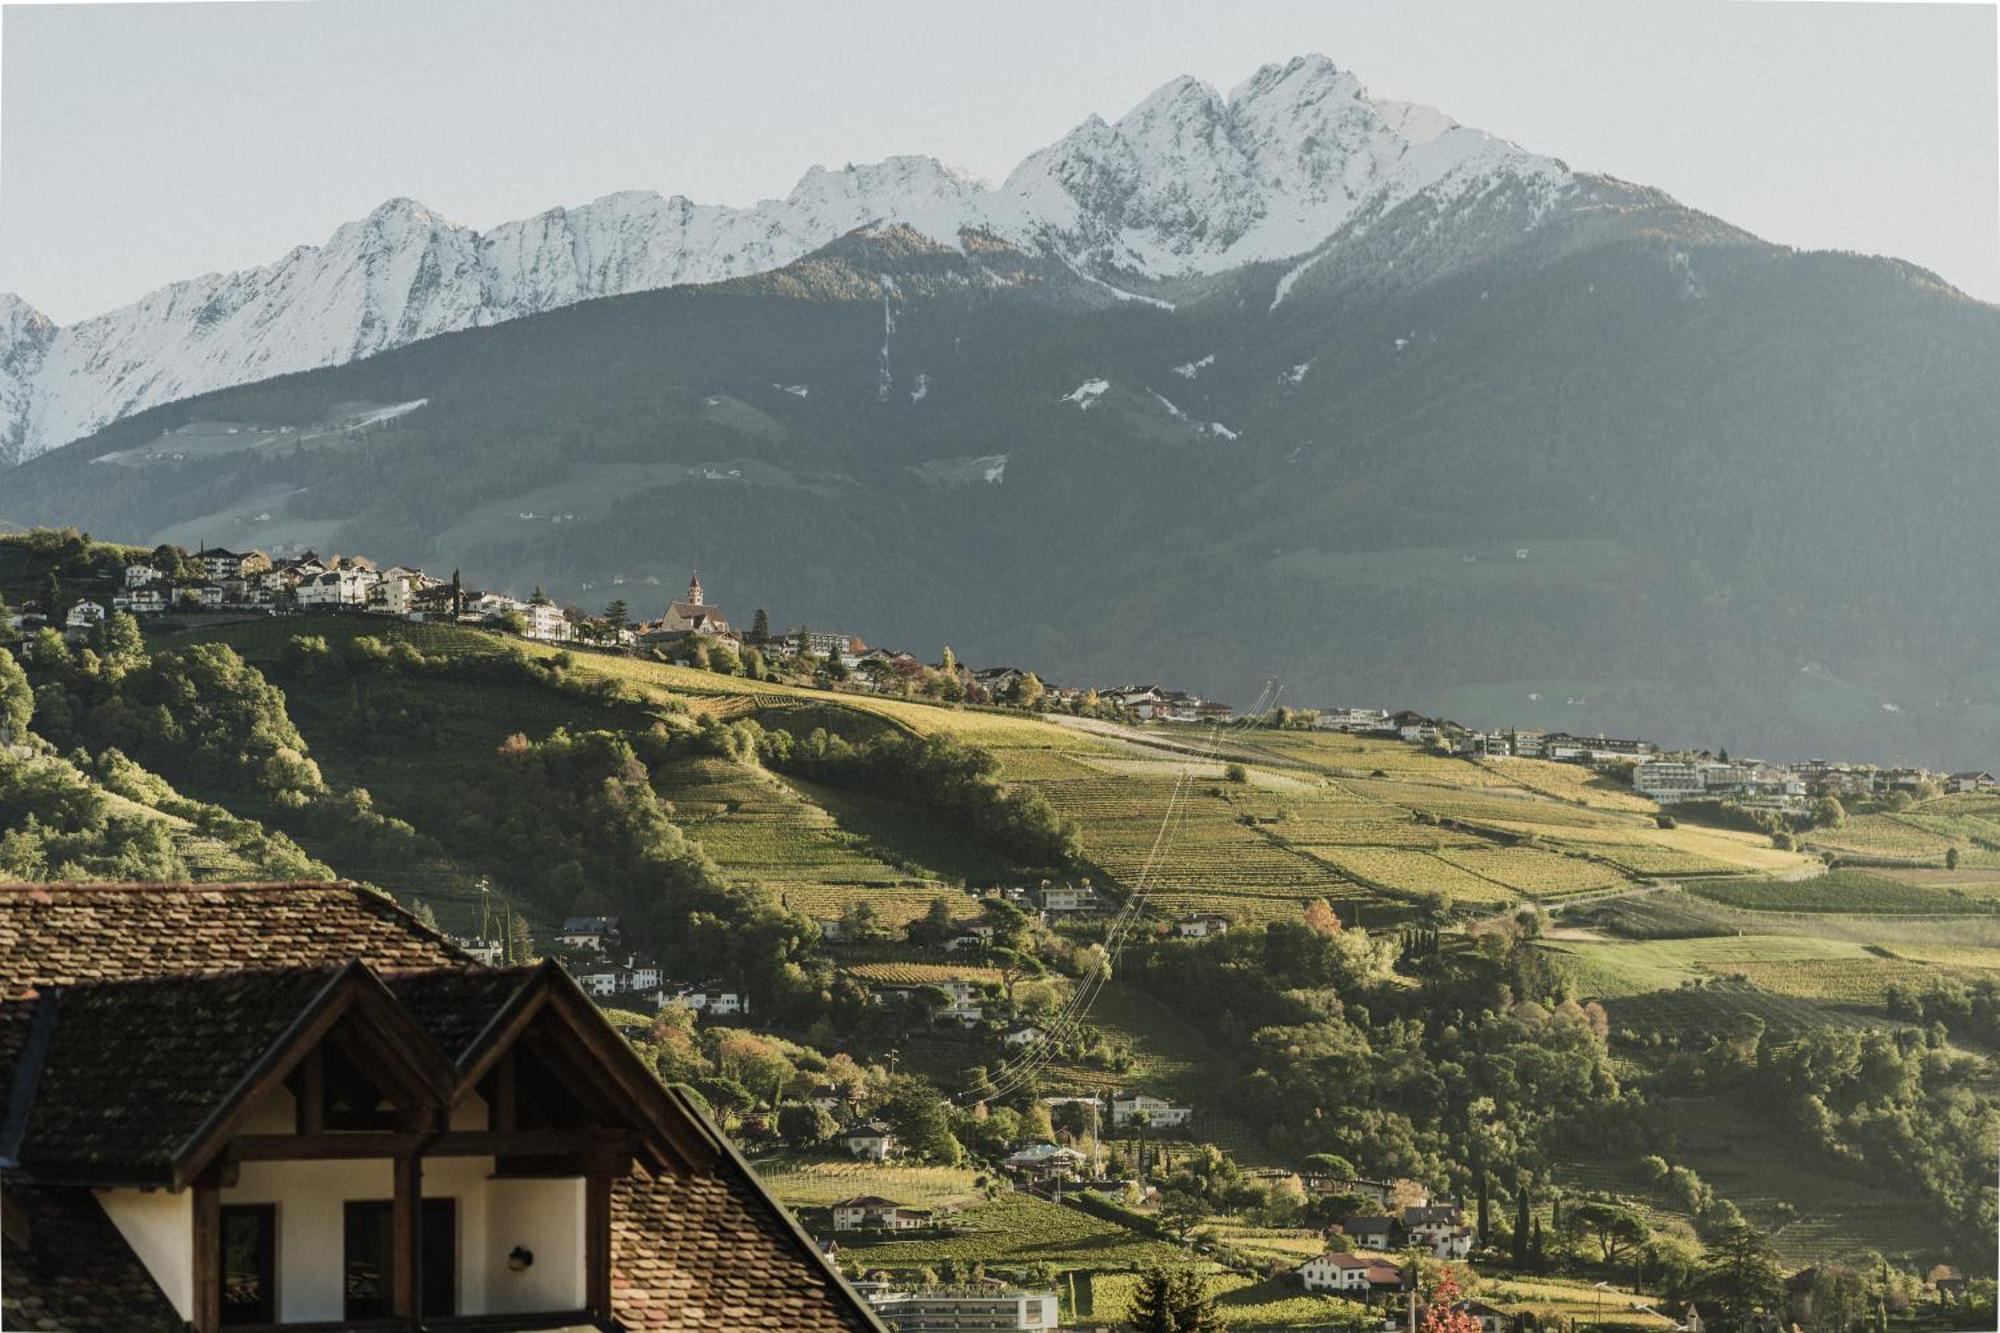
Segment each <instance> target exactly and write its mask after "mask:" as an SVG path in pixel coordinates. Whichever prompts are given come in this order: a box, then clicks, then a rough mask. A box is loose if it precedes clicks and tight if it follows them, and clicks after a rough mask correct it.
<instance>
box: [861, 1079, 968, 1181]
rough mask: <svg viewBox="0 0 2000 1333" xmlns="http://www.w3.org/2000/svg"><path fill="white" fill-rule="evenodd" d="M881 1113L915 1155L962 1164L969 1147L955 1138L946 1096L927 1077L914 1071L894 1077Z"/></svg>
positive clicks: (952, 1163)
mask: <svg viewBox="0 0 2000 1333" xmlns="http://www.w3.org/2000/svg"><path fill="white" fill-rule="evenodd" d="M880 1113H881V1116H882V1119H883V1120H885V1121H887V1122H888V1125H889V1128H890V1129H892V1130H893V1131H895V1135H896V1138H897V1139H898V1140H900V1141H901V1143H902V1145H903V1147H904V1149H905V1150H906V1151H908V1152H909V1153H910V1154H911V1155H912V1156H914V1157H917V1158H919V1159H921V1160H923V1161H927V1162H941V1163H943V1164H944V1165H946V1166H956V1165H958V1162H959V1159H960V1158H961V1157H963V1156H964V1153H965V1150H964V1149H963V1148H961V1147H960V1146H959V1143H958V1140H957V1139H955V1138H953V1137H952V1133H951V1117H950V1114H949V1112H947V1110H946V1109H945V1103H944V1101H943V1099H942V1098H940V1097H939V1096H938V1092H937V1089H936V1088H933V1087H932V1086H931V1085H930V1084H929V1083H927V1082H925V1081H924V1080H923V1079H921V1078H918V1077H916V1076H915V1075H911V1074H902V1075H898V1076H896V1077H894V1078H892V1079H891V1080H890V1081H889V1090H888V1096H887V1097H886V1099H885V1100H884V1101H883V1103H882V1106H881V1108H880Z"/></svg>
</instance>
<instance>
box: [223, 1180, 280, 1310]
mask: <svg viewBox="0 0 2000 1333" xmlns="http://www.w3.org/2000/svg"><path fill="white" fill-rule="evenodd" d="M245 1220H254V1221H255V1222H256V1224H257V1230H258V1232H259V1233H260V1238H261V1244H260V1245H259V1247H258V1252H257V1256H256V1257H257V1270H258V1271H257V1273H256V1279H257V1286H258V1288H259V1290H260V1292H261V1299H259V1300H258V1301H257V1303H256V1304H255V1305H254V1306H250V1307H248V1308H244V1306H243V1304H242V1303H241V1302H238V1303H237V1304H236V1305H234V1306H232V1304H231V1302H230V1300H229V1240H230V1236H229V1233H230V1223H232V1222H241V1221H245ZM216 1233H217V1234H216V1240H215V1243H216V1245H217V1247H218V1248H219V1249H220V1251H221V1253H220V1254H219V1255H218V1256H217V1257H216V1264H215V1280H216V1283H217V1285H219V1286H220V1287H221V1291H220V1292H219V1293H218V1295H217V1297H216V1309H217V1310H218V1311H219V1312H220V1322H221V1323H222V1325H223V1326H224V1327H225V1328H229V1327H234V1326H236V1325H239V1324H275V1323H277V1322H278V1205H277V1204H275V1203H226V1204H223V1205H222V1210H221V1224H220V1225H219V1226H218V1227H217V1228H216Z"/></svg>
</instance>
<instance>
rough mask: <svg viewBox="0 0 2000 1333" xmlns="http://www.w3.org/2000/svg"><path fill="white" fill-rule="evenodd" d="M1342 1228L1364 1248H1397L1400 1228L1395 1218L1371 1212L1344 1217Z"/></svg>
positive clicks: (1341, 1223) (1342, 1230)
mask: <svg viewBox="0 0 2000 1333" xmlns="http://www.w3.org/2000/svg"><path fill="white" fill-rule="evenodd" d="M1340 1230H1341V1232H1342V1233H1343V1234H1344V1235H1345V1236H1346V1237H1347V1239H1348V1240H1350V1241H1351V1242H1353V1243H1354V1244H1356V1245H1359V1246H1360V1247H1361V1248H1362V1249H1364V1250H1388V1249H1394V1248H1395V1245H1396V1241H1397V1238H1398V1231H1399V1228H1398V1226H1397V1223H1396V1219H1395V1218H1393V1217H1388V1216H1384V1215H1381V1214H1371V1215H1368V1216H1364V1217H1346V1218H1342V1219H1341V1222H1340Z"/></svg>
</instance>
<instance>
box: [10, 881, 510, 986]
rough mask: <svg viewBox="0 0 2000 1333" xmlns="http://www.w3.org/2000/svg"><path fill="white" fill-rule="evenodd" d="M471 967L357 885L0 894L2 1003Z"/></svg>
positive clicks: (17, 889)
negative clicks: (328, 974) (160, 983)
mask: <svg viewBox="0 0 2000 1333" xmlns="http://www.w3.org/2000/svg"><path fill="white" fill-rule="evenodd" d="M355 959H358V960H360V961H361V962H364V963H366V964H368V965H369V966H370V967H372V968H374V969H376V970H377V971H393V970H397V969H402V968H418V967H450V966H459V965H463V964H465V963H468V962H470V961H471V959H470V958H469V957H468V956H467V955H466V954H465V953H463V952H462V951H461V950H459V948H458V947H457V946H456V945H454V944H452V943H451V941H449V940H447V939H446V938H445V937H444V936H443V935H440V934H438V933H437V932H436V931H434V930H431V929H429V928H428V927H425V926H423V925H420V924H419V923H418V922H417V919H416V918H415V917H413V916H411V915H410V914H409V913H408V912H406V911H404V910H403V909H402V908H400V907H398V906H397V905H396V904H395V903H394V902H392V901H391V900H390V899H388V898H386V897H384V896H382V895H381V894H379V893H375V892H373V891H372V890H369V889H364V888H362V887H360V886H359V885H355V884H324V883H311V882H306V883H294V884H195V885H188V884H176V885H162V884H34V885H24V886H8V887H0V1001H6V1000H13V999H18V998H20V997H21V996H22V995H23V994H25V993H26V992H27V991H30V990H33V989H36V988H39V987H43V986H51V985H69V984H71V983H73V982H78V981H89V980H93V979H115V980H119V981H133V980H137V979H139V978H141V977H164V976H181V975H185V974H188V973H202V972H244V971H258V970H271V969H277V968H296V967H324V966H329V965H333V966H337V965H339V964H341V963H346V962H348V961H350V960H355Z"/></svg>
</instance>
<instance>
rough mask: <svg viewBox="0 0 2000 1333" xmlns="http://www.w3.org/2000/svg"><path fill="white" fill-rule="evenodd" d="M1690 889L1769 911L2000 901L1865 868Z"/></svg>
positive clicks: (1933, 907)
mask: <svg viewBox="0 0 2000 1333" xmlns="http://www.w3.org/2000/svg"><path fill="white" fill-rule="evenodd" d="M1688 892H1689V893H1691V894H1693V895H1694V896H1696V897H1698V898H1706V899H1708V900H1709V901H1711V902H1718V903H1722V904H1724V905H1726V906H1730V907H1742V908H1749V909H1752V910H1756V911H1765V912H1837V913H1848V912H1860V913H1865V914H1868V915H1897V914H1901V913H1910V912H1914V913H1926V914H1933V915H1956V914H1959V913H1967V912H1977V913H1992V912H1994V911H1996V910H2000V904H1995V903H1993V902H1990V901H1987V900H1983V899H1979V898H1974V897H1970V896H1968V895H1965V894H1962V893H1953V892H1952V891H1951V890H1949V889H1946V888H1932V887H1930V886H1928V885H1924V884H1911V883H1907V882H1904V881H1901V880H1893V879H1887V878H1884V877H1883V876H1881V875H1873V874H1869V873H1867V872H1866V871H1861V870H1836V871H1834V872H1832V873H1831V874H1826V875H1821V876H1818V877H1817V878H1814V879H1807V880H1796V881H1785V882H1779V883H1770V882H1765V881H1738V882H1733V883H1707V884H1696V885H1693V886H1691V887H1690V888H1689V890H1688Z"/></svg>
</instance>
